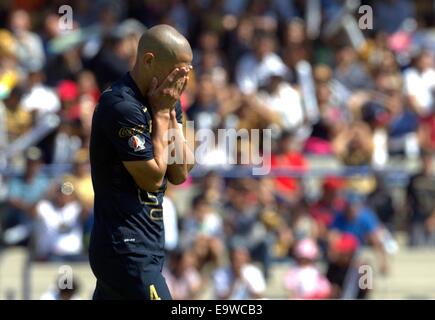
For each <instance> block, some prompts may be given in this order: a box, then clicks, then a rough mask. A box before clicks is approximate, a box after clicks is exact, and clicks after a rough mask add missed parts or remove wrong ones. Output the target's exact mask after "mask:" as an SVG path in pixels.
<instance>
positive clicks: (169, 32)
mask: <svg viewBox="0 0 435 320" xmlns="http://www.w3.org/2000/svg"><path fill="white" fill-rule="evenodd" d="M191 64H192V48H191V47H190V45H189V42H188V41H187V39H186V38H185V37H184V36H183V35H182V34H181V33H179V32H178V31H177V30H175V29H174V28H173V27H171V26H168V25H164V24H162V25H157V26H155V27H152V28H151V29H148V30H147V31H145V32H144V34H143V35H142V37H141V38H140V40H139V45H138V48H137V57H136V63H135V65H134V67H133V70H132V71H131V74H132V76H133V78H134V79H135V81H136V83H137V84H138V86H139V88H140V89H141V91H142V93H144V92H146V90H147V87H148V86H149V83H150V81H151V80H152V79H153V78H154V77H155V78H157V80H158V83H162V81H163V80H164V79H165V78H166V77H167V76H168V75H169V74H170V73H171V72H172V71H173V70H174V69H176V68H191Z"/></svg>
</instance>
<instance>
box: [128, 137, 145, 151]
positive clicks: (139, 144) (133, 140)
mask: <svg viewBox="0 0 435 320" xmlns="http://www.w3.org/2000/svg"><path fill="white" fill-rule="evenodd" d="M128 145H129V146H130V147H131V148H132V149H133V150H134V151H135V152H137V151H141V150H144V149H145V140H144V138H143V137H141V136H131V137H130V139H128Z"/></svg>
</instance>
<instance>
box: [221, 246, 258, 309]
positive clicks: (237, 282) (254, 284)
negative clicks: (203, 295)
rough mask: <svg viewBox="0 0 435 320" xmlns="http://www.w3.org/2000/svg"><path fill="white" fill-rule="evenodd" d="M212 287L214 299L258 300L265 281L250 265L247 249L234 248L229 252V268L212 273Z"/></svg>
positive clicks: (241, 247) (254, 267)
mask: <svg viewBox="0 0 435 320" xmlns="http://www.w3.org/2000/svg"><path fill="white" fill-rule="evenodd" d="M213 287H214V294H215V298H216V299H220V300H246V299H259V298H262V296H263V294H264V291H265V289H266V281H265V279H264V276H263V274H262V272H261V270H260V269H258V268H257V267H256V266H254V265H253V264H251V263H250V255H249V251H248V250H247V248H245V247H243V246H236V247H233V248H232V249H231V250H230V266H226V267H221V268H218V269H217V270H216V271H215V272H214V273H213Z"/></svg>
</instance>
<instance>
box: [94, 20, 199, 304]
mask: <svg viewBox="0 0 435 320" xmlns="http://www.w3.org/2000/svg"><path fill="white" fill-rule="evenodd" d="M191 61H192V50H191V47H190V45H189V43H188V41H187V40H186V39H185V38H184V37H183V36H182V35H181V34H180V33H178V32H177V31H176V30H175V29H174V28H172V27H170V26H167V25H158V26H155V27H153V28H151V29H149V30H147V31H146V32H145V33H144V34H143V35H142V37H141V39H140V41H139V45H138V52H137V58H136V63H135V65H134V67H133V69H132V70H131V71H130V72H128V73H127V74H126V75H125V76H123V77H122V78H121V79H119V80H118V81H116V82H115V83H114V84H113V85H112V86H111V87H109V88H108V89H107V90H105V91H104V92H103V94H102V95H101V97H100V101H99V103H98V105H97V107H96V109H95V112H94V116H93V121H92V133H91V142H90V158H91V171H92V182H93V186H94V190H95V204H94V215H95V219H94V225H93V229H92V234H91V242H90V248H89V260H90V265H91V268H92V271H93V273H94V274H95V276H96V278H97V284H96V289H95V292H94V296H93V298H94V299H151V300H160V299H171V295H170V292H169V290H168V287H167V285H166V282H165V279H164V278H163V276H162V274H161V271H162V265H163V260H164V227H163V212H162V200H163V195H164V192H165V189H166V184H167V181H169V182H171V183H173V184H180V183H182V182H183V181H185V179H186V177H187V174H188V172H189V171H190V169H191V167H192V166H193V165H191V164H189V163H193V161H192V160H193V158H192V157H193V155H192V152H191V150H189V148H188V146H187V144H186V141H185V139H184V135H183V131H182V125H181V121H182V112H181V106H180V103H179V98H180V95H181V93H182V92H183V90H184V88H185V86H186V83H187V81H188V77H189V72H190V71H191V69H192V66H191ZM170 129H172V130H171V132H173V134H172V135H171V136H172V138H171V139H168V137H167V133H168V130H170ZM168 140H170V141H169V142H168ZM169 144H171V146H170V145H169ZM170 152H172V155H173V154H174V152H175V153H179V154H180V153H181V155H182V156H183V161H178V162H181V163H178V162H176V163H173V164H168V161H167V160H168V153H170Z"/></svg>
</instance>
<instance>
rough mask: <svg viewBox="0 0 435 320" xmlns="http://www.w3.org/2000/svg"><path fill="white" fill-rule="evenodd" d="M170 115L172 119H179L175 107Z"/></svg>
mask: <svg viewBox="0 0 435 320" xmlns="http://www.w3.org/2000/svg"><path fill="white" fill-rule="evenodd" d="M170 117H171V120H174V119H175V120H176V119H177V111H176V110H175V109H172V110H171V111H170Z"/></svg>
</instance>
